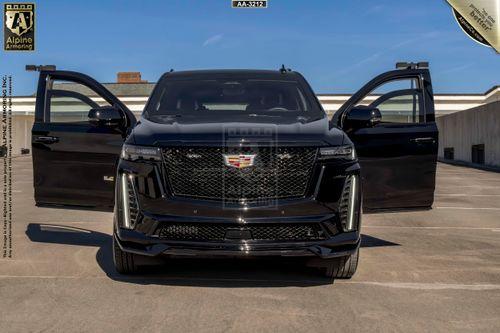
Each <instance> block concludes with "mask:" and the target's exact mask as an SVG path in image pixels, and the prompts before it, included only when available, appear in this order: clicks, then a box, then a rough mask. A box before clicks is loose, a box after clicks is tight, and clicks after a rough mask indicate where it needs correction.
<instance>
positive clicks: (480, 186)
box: [437, 184, 498, 189]
mask: <svg viewBox="0 0 500 333" xmlns="http://www.w3.org/2000/svg"><path fill="white" fill-rule="evenodd" d="M437 187H439V188H443V187H444V188H446V187H477V188H496V189H498V186H484V185H449V184H446V185H439V184H438V185H437Z"/></svg>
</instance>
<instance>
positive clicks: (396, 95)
mask: <svg viewBox="0 0 500 333" xmlns="http://www.w3.org/2000/svg"><path fill="white" fill-rule="evenodd" d="M422 102H423V101H422V97H421V93H420V89H419V88H418V82H417V80H415V79H401V80H393V81H389V82H386V83H383V84H381V85H379V86H378V87H376V88H375V89H374V90H373V91H371V92H370V93H369V94H367V95H366V96H365V97H364V98H363V99H362V100H361V102H359V103H358V104H357V105H366V106H368V105H369V106H373V107H376V108H378V109H379V110H380V113H381V114H382V122H384V123H419V122H423V119H424V117H423V113H424V112H423V107H422Z"/></svg>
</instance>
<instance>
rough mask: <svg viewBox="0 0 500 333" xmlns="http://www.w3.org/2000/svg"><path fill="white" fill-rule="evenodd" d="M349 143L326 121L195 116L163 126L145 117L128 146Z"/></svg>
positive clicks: (163, 124)
mask: <svg viewBox="0 0 500 333" xmlns="http://www.w3.org/2000/svg"><path fill="white" fill-rule="evenodd" d="M344 140H348V139H346V137H345V134H344V132H343V131H342V130H340V129H338V128H337V127H332V126H331V125H330V122H329V121H328V118H327V117H326V116H325V117H323V118H321V119H316V120H312V121H307V120H301V119H295V118H293V119H291V118H285V117H272V118H269V119H268V118H266V117H256V118H254V119H249V118H248V117H246V118H245V121H242V119H236V118H234V117H229V118H228V119H227V120H225V121H220V119H217V122H212V121H210V120H207V119H202V118H199V117H198V118H196V117H178V118H173V119H171V120H170V121H166V122H163V123H157V122H153V121H150V120H147V119H145V118H141V120H140V121H139V122H138V123H137V125H136V127H135V128H134V129H133V132H132V135H131V136H130V137H129V139H128V140H127V143H131V144H136V145H144V146H168V145H172V144H174V145H177V144H182V145H186V144H188V145H189V144H193V145H225V144H228V143H231V144H234V143H238V144H240V143H245V144H246V143H248V144H250V143H269V142H272V143H276V144H283V145H301V146H304V145H313V146H337V145H342V144H343V143H344Z"/></svg>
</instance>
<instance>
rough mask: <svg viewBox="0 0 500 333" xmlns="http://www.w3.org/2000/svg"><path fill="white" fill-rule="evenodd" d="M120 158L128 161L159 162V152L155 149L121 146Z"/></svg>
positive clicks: (158, 149)
mask: <svg viewBox="0 0 500 333" xmlns="http://www.w3.org/2000/svg"><path fill="white" fill-rule="evenodd" d="M121 158H122V159H124V160H128V161H138V160H146V161H161V150H160V148H157V147H146V146H133V145H123V148H122V153H121Z"/></svg>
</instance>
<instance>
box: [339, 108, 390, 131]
mask: <svg viewBox="0 0 500 333" xmlns="http://www.w3.org/2000/svg"><path fill="white" fill-rule="evenodd" d="M381 120H382V114H381V113H380V110H379V109H377V108H375V107H370V106H364V105H357V106H355V107H353V108H352V109H351V110H350V111H349V112H348V113H347V115H346V118H345V119H344V126H345V127H347V128H350V129H358V128H363V127H372V126H375V125H376V124H378V123H380V121H381Z"/></svg>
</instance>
